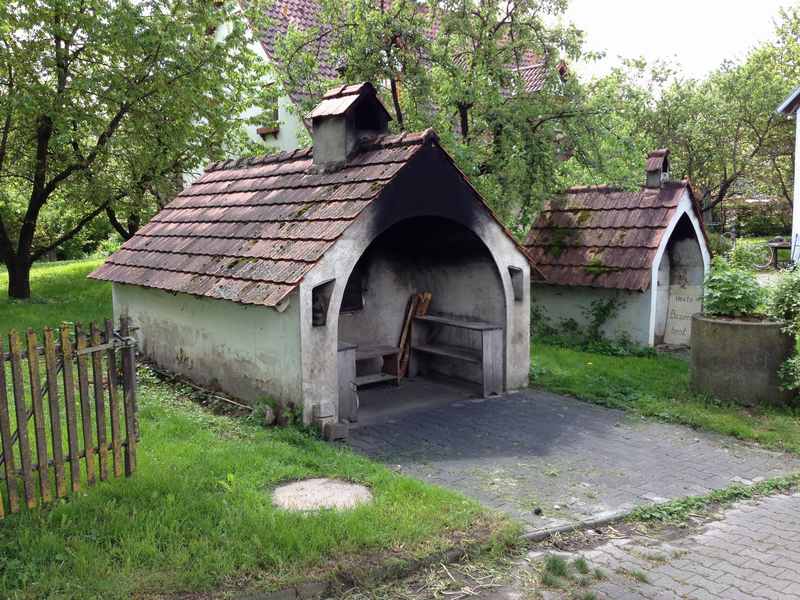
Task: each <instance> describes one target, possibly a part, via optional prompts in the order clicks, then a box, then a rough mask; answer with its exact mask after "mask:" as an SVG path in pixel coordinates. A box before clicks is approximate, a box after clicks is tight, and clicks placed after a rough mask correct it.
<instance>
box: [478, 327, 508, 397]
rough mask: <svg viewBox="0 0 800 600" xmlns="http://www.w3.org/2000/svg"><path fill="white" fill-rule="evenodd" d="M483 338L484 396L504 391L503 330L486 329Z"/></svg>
mask: <svg viewBox="0 0 800 600" xmlns="http://www.w3.org/2000/svg"><path fill="white" fill-rule="evenodd" d="M481 337H482V339H481V345H482V349H481V358H482V367H481V370H482V372H483V397H484V398H486V397H488V396H491V395H494V394H501V393H502V392H503V330H502V329H493V330H491V331H484V332H483V333H482V336H481Z"/></svg>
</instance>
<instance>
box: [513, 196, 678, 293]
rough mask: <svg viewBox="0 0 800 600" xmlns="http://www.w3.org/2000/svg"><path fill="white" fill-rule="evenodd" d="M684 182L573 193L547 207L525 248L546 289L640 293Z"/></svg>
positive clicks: (554, 200)
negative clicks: (562, 287)
mask: <svg viewBox="0 0 800 600" xmlns="http://www.w3.org/2000/svg"><path fill="white" fill-rule="evenodd" d="M687 191H688V192H689V194H690V197H691V187H690V186H689V183H688V182H685V181H684V182H671V183H666V184H664V185H663V186H662V187H661V188H658V189H654V188H642V189H641V190H639V191H635V192H630V191H622V190H619V189H615V188H612V187H607V186H598V187H583V188H572V189H570V190H568V191H567V192H566V193H565V194H564V195H563V196H561V197H559V198H556V199H553V200H551V201H549V202H547V203H546V204H545V206H544V208H543V210H542V212H541V213H540V215H539V217H538V218H537V220H536V222H535V223H534V225H533V227H532V229H531V231H530V233H529V235H528V239H527V241H526V243H525V245H526V247H527V249H528V254H529V255H530V257H531V260H532V261H533V263H534V264H536V266H537V267H539V269H540V270H541V271H542V273H543V274H544V276H545V279H546V281H547V283H549V284H555V285H569V286H588V287H601V288H616V289H626V290H639V291H644V290H646V289H648V287H649V286H650V283H651V268H652V265H653V261H654V260H655V257H656V254H657V252H658V248H659V245H660V244H661V240H662V238H663V236H664V233H665V232H666V229H667V227H668V226H669V224H670V222H671V220H672V217H673V216H674V214H675V211H676V210H677V208H678V204H679V203H680V200H681V197H682V196H683V194H684V193H686V192H687Z"/></svg>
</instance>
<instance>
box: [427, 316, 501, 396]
mask: <svg viewBox="0 0 800 600" xmlns="http://www.w3.org/2000/svg"><path fill="white" fill-rule="evenodd" d="M414 323H415V325H417V324H419V325H423V326H425V328H426V329H427V331H424V330H423V331H421V332H420V331H419V330H418V329H417V330H415V332H414V339H415V341H414V342H413V343H412V344H411V349H412V351H414V352H418V353H422V354H428V355H434V356H443V357H446V358H451V359H454V360H461V361H466V362H470V363H473V364H478V365H480V368H481V376H482V377H481V379H482V381H481V388H482V392H483V396H484V398H485V397H488V396H491V395H493V394H500V393H502V391H503V328H502V326H500V325H495V324H493V323H487V322H485V321H474V320H467V319H454V318H450V317H443V316H438V315H424V316H419V317H415V318H414ZM442 327H455V328H458V329H465V330H468V331H474V332H476V333H477V334H478V335H480V338H481V344H480V348H467V347H465V346H453V345H449V344H441V343H437V342H436V341H434V338H435V333H436V332H437V331H438V330H439V329H441V328H442Z"/></svg>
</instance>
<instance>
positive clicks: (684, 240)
mask: <svg viewBox="0 0 800 600" xmlns="http://www.w3.org/2000/svg"><path fill="white" fill-rule="evenodd" d="M704 277H705V266H704V261H703V253H702V250H701V248H700V243H699V241H698V238H697V231H696V229H695V227H694V226H693V225H692V222H691V220H690V219H689V216H688V215H687V214H683V215H682V216H681V218H680V219H679V220H678V222H677V224H676V225H675V229H674V230H673V231H672V234H671V235H670V237H669V241H668V242H667V247H666V251H665V252H664V255H663V256H662V258H661V263H660V264H659V266H658V278H657V282H658V283H657V286H656V290H655V294H656V303H655V306H656V321H655V343H656V344H667V345H670V346H678V345H685V344H688V343H689V335H690V332H691V318H692V315H693V314H694V313H696V312H700V311H701V310H702V305H703V278H704Z"/></svg>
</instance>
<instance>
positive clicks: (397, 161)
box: [90, 131, 435, 306]
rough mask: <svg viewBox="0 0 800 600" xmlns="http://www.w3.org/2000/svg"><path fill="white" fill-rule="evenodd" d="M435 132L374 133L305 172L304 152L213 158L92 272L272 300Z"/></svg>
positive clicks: (234, 296) (199, 291)
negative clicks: (329, 169) (353, 151)
mask: <svg viewBox="0 0 800 600" xmlns="http://www.w3.org/2000/svg"><path fill="white" fill-rule="evenodd" d="M434 140H435V135H434V134H433V133H432V132H431V131H425V132H421V133H419V134H411V135H409V134H402V135H399V136H397V135H394V136H393V135H385V136H381V137H379V138H377V139H376V140H374V141H373V142H371V143H370V144H369V145H368V146H367V147H365V149H364V150H363V151H362V153H361V154H360V155H359V156H358V157H357V158H356V159H355V160H353V161H352V162H351V163H350V164H348V165H346V166H345V167H344V168H343V169H341V170H339V171H336V172H334V173H317V172H314V171H312V170H310V169H309V167H311V160H310V159H309V156H310V150H301V151H297V152H291V153H282V154H280V155H277V156H272V157H261V158H258V159H245V160H235V161H234V160H230V161H223V162H220V163H215V164H212V165H210V166H209V168H208V169H207V170H206V172H205V173H204V174H203V175H202V176H201V177H200V178H199V179H198V180H197V181H196V182H195V183H194V184H192V185H190V186H189V187H187V188H186V189H185V190H183V191H182V192H181V193H180V194H179V195H178V196H177V197H176V198H175V199H174V200H173V201H172V202H170V203H169V204H168V205H167V206H166V207H164V209H163V210H162V211H161V212H159V213H158V214H157V215H156V216H155V217H153V219H152V220H151V221H150V222H149V223H148V224H147V225H145V226H144V227H142V228H141V229H140V230H139V231H138V232H137V234H136V235H135V236H134V237H133V238H132V239H130V240H128V241H127V242H126V243H125V244H124V245H123V247H122V248H121V249H120V250H119V251H118V252H116V253H114V254H113V255H111V256H110V257H109V258H108V260H107V261H106V263H105V264H104V265H103V266H101V267H100V268H99V269H97V270H96V271H94V272H93V273H92V274H91V275H90V276H91V277H93V278H95V279H104V280H108V281H114V282H117V283H127V284H132V285H141V286H145V287H154V288H158V289H163V290H169V291H174V292H185V293H189V294H195V295H200V296H206V297H209V298H220V299H226V300H232V301H234V302H241V303H245V304H262V305H266V306H275V305H277V304H278V303H280V302H281V301H282V300H283V299H284V298H285V297H286V296H287V295H288V294H290V293H291V292H292V291H293V290H294V289H295V288H296V287H297V285H298V284H299V282H300V281H301V280H302V279H303V276H304V275H305V274H306V273H308V271H309V270H311V269H312V268H313V266H314V265H315V264H316V262H317V261H318V260H319V259H320V258H321V257H322V256H323V254H324V253H325V252H326V251H327V250H328V249H329V248H330V247H331V245H332V244H333V242H334V241H335V240H336V239H337V238H338V237H339V236H340V235H341V234H342V233H343V232H344V231H345V229H346V228H347V226H348V225H350V223H352V222H353V221H354V220H355V219H356V218H357V217H358V215H359V214H361V212H362V211H363V210H364V208H365V207H366V206H368V205H369V203H370V202H371V201H372V200H374V199H375V198H376V197H377V196H378V195H379V194H380V192H381V191H382V190H383V188H384V187H385V186H386V185H387V184H388V183H389V181H391V180H392V178H393V177H394V176H395V175H396V174H397V172H398V171H399V170H400V169H401V168H402V167H403V165H405V164H406V163H407V162H408V161H409V160H410V159H411V158H412V157H413V156H414V155H415V154H416V152H418V151H419V150H420V149H421V148H422V147H423V146H424V145H425V144H427V143H429V142H432V141H434Z"/></svg>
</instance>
